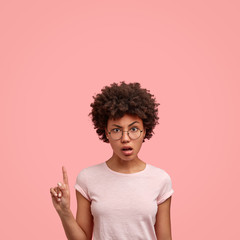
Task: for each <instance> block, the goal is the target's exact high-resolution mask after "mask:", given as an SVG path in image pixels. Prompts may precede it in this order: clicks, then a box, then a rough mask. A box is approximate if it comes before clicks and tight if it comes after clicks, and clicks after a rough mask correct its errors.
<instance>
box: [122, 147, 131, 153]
mask: <svg viewBox="0 0 240 240" xmlns="http://www.w3.org/2000/svg"><path fill="white" fill-rule="evenodd" d="M122 151H124V152H125V151H132V148H131V147H124V148H122Z"/></svg>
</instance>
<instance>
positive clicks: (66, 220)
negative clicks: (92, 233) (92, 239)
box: [59, 211, 88, 240]
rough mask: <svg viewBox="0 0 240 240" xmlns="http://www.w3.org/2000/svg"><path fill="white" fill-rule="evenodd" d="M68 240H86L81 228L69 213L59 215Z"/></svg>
mask: <svg viewBox="0 0 240 240" xmlns="http://www.w3.org/2000/svg"><path fill="white" fill-rule="evenodd" d="M59 217H60V219H61V221H62V225H63V228H64V231H65V234H66V236H67V239H68V240H88V238H87V236H86V234H85V233H84V231H83V230H82V228H81V227H80V226H79V225H78V223H77V222H76V220H75V218H74V216H73V214H72V212H71V211H69V212H68V213H65V214H59Z"/></svg>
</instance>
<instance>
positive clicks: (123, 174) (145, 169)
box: [103, 161, 149, 176]
mask: <svg viewBox="0 0 240 240" xmlns="http://www.w3.org/2000/svg"><path fill="white" fill-rule="evenodd" d="M103 165H104V167H105V168H106V169H107V170H108V171H109V172H111V173H114V174H116V175H119V176H136V175H140V174H143V173H145V172H146V171H147V169H148V167H149V166H148V164H147V163H146V166H145V168H144V169H143V170H142V171H139V172H135V173H120V172H116V171H113V170H112V169H111V168H109V167H108V165H107V163H106V161H105V162H104V163H103Z"/></svg>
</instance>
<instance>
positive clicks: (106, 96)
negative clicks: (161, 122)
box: [89, 81, 160, 143]
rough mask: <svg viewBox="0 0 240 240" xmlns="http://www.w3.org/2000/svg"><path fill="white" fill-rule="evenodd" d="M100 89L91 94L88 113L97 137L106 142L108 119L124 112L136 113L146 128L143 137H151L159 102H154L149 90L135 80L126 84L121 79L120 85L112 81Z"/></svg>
mask: <svg viewBox="0 0 240 240" xmlns="http://www.w3.org/2000/svg"><path fill="white" fill-rule="evenodd" d="M101 91H102V92H101V93H99V94H97V95H96V96H93V98H94V102H93V103H91V105H90V106H91V107H92V111H91V112H90V113H89V116H90V115H91V117H92V122H93V124H94V129H96V132H97V134H98V136H99V139H101V140H103V141H104V142H107V143H108V142H109V141H108V139H107V137H106V135H105V128H106V127H107V122H108V119H114V120H116V119H119V118H121V117H123V116H124V114H130V115H137V116H138V117H139V118H141V119H142V121H143V126H144V127H145V128H146V135H145V137H144V139H145V138H147V139H150V138H151V137H152V135H153V133H154V132H153V129H154V127H155V126H156V124H158V119H159V117H158V116H157V115H158V105H160V104H159V103H156V99H155V98H154V96H153V95H152V94H150V92H149V90H147V89H144V88H141V86H140V84H139V83H137V82H135V83H129V84H126V83H125V82H124V81H123V82H120V85H118V84H117V83H112V84H111V85H110V86H105V87H104V88H103V89H102V90H101ZM143 142H144V140H143Z"/></svg>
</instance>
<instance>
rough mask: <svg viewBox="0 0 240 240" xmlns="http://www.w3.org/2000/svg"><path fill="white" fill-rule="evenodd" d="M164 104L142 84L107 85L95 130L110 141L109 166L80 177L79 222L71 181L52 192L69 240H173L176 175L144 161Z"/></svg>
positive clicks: (99, 98) (95, 112) (95, 106)
mask: <svg viewBox="0 0 240 240" xmlns="http://www.w3.org/2000/svg"><path fill="white" fill-rule="evenodd" d="M158 105H159V104H158V103H156V100H155V98H154V96H153V95H152V94H150V92H149V91H148V90H146V89H143V88H141V86H140V84H139V83H129V84H126V83H125V82H121V83H120V84H119V85H118V84H116V83H113V84H111V86H106V87H105V88H103V89H102V92H101V93H99V94H97V95H96V97H94V102H93V103H92V104H91V107H92V111H91V113H90V114H89V115H91V117H92V121H93V124H94V128H95V129H96V132H97V134H98V135H99V138H100V139H101V140H102V141H104V142H106V143H110V145H111V147H112V150H113V154H112V156H111V157H110V158H109V159H108V160H107V161H105V162H102V163H100V164H97V165H94V166H90V167H88V168H85V169H82V170H81V171H80V173H79V174H78V176H77V179H76V184H75V189H76V198H77V214H76V219H75V218H74V217H73V214H72V212H71V210H70V195H69V185H68V178H67V173H66V170H65V168H64V167H63V168H62V171H63V183H61V182H60V183H58V186H57V187H55V188H51V189H50V192H51V195H52V201H53V204H54V207H55V208H56V210H57V212H58V214H59V216H60V218H61V221H62V224H63V227H64V230H65V233H66V236H67V238H68V239H69V240H75V239H76V240H90V239H92V235H93V239H94V240H110V239H111V240H154V239H158V240H171V239H172V237H171V220H170V205H171V196H172V194H173V192H174V191H173V189H172V183H171V178H170V176H169V175H168V174H167V173H166V172H165V171H164V170H162V169H160V168H157V167H155V166H153V165H150V164H148V163H145V162H144V161H142V160H141V159H139V157H138V153H139V151H140V149H141V146H142V143H143V142H144V141H145V139H150V138H151V137H152V135H153V129H154V127H155V126H156V124H158V119H159V118H158V116H157V113H158V108H157V107H158Z"/></svg>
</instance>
